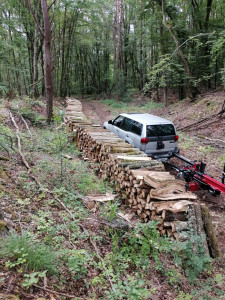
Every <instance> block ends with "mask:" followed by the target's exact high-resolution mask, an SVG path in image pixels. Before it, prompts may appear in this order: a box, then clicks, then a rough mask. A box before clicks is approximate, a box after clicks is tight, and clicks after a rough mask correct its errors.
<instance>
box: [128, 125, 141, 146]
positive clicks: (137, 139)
mask: <svg viewBox="0 0 225 300" xmlns="http://www.w3.org/2000/svg"><path fill="white" fill-rule="evenodd" d="M142 129H143V124H141V123H140V122H137V121H133V122H132V124H131V127H130V132H129V139H130V140H131V141H132V145H134V147H135V148H139V149H141V146H142V145H141V133H142ZM141 150H142V149H141Z"/></svg>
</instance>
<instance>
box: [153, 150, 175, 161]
mask: <svg viewBox="0 0 225 300" xmlns="http://www.w3.org/2000/svg"><path fill="white" fill-rule="evenodd" d="M173 153H176V154H179V149H178V148H175V149H174V150H173V151H167V152H160V153H159V152H154V153H148V154H147V155H148V156H150V157H152V158H154V159H158V158H169V157H171V156H172V155H173Z"/></svg>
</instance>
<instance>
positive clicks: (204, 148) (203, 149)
mask: <svg viewBox="0 0 225 300" xmlns="http://www.w3.org/2000/svg"><path fill="white" fill-rule="evenodd" d="M198 149H199V151H200V152H201V154H202V156H203V158H204V157H205V156H206V155H207V154H208V153H212V152H214V151H215V149H214V148H213V147H212V146H199V148H198Z"/></svg>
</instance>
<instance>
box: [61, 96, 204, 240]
mask: <svg viewBox="0 0 225 300" xmlns="http://www.w3.org/2000/svg"><path fill="white" fill-rule="evenodd" d="M65 122H66V124H67V125H68V127H69V131H70V132H71V133H72V134H73V139H74V140H75V142H76V144H77V147H78V148H79V149H80V150H81V151H82V153H83V157H84V159H88V160H90V161H92V162H95V163H96V164H95V168H96V170H97V171H98V173H99V175H100V176H101V177H102V178H105V179H108V180H109V181H110V182H111V183H113V185H114V187H115V189H116V191H117V193H118V195H119V196H120V197H121V198H122V199H123V200H124V203H126V204H127V205H128V206H129V207H130V208H131V209H132V210H133V211H134V212H135V213H137V215H138V216H139V217H140V219H141V220H142V222H148V221H149V220H155V221H156V222H157V223H156V224H157V225H156V226H157V228H158V230H159V232H160V234H161V235H164V234H167V235H168V236H169V237H174V238H175V239H177V240H182V241H183V240H186V239H188V236H189V232H190V230H191V229H193V227H194V228H197V225H196V224H197V221H196V220H197V219H199V218H200V219H201V216H200V214H201V209H200V210H199V205H198V204H197V203H196V202H194V200H196V199H197V197H196V196H195V195H194V194H193V193H191V192H186V191H185V183H184V182H183V181H180V180H177V179H175V177H174V176H173V175H171V174H170V173H169V172H166V171H165V170H164V165H163V164H162V163H161V162H159V161H155V160H152V159H151V158H150V157H148V156H147V155H146V154H145V153H143V152H141V151H140V150H139V149H135V148H134V147H133V146H132V145H129V144H127V143H125V142H124V141H123V140H121V139H119V138H118V136H117V135H115V134H113V133H111V132H109V131H108V130H105V129H103V128H102V126H96V125H91V123H90V122H88V121H87V120H86V119H85V116H84V115H83V114H82V107H81V104H80V102H79V101H77V100H73V99H68V101H67V109H66V117H65ZM193 211H195V213H193ZM197 211H198V213H197ZM189 215H194V216H195V218H192V219H191V220H192V221H191V223H190V217H189ZM197 216H198V217H197ZM193 220H195V221H193ZM193 224H194V225H193ZM196 230H197V229H196ZM199 230H200V229H199ZM200 231H202V232H203V231H204V230H203V227H202V228H201V230H200ZM202 232H201V234H202ZM199 234H200V232H199Z"/></svg>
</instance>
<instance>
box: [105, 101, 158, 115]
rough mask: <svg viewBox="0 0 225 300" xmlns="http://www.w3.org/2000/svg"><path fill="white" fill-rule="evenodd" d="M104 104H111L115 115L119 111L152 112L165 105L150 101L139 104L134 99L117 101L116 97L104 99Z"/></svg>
mask: <svg viewBox="0 0 225 300" xmlns="http://www.w3.org/2000/svg"><path fill="white" fill-rule="evenodd" d="M102 103H103V104H106V105H108V106H110V107H111V108H112V110H113V115H115V116H116V115H118V114H119V113H131V112H137V113H151V111H153V110H155V109H159V108H162V107H163V103H158V102H153V101H149V102H147V103H145V104H140V105H137V103H135V102H134V101H131V102H129V103H127V102H121V101H117V100H115V99H104V100H102Z"/></svg>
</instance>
